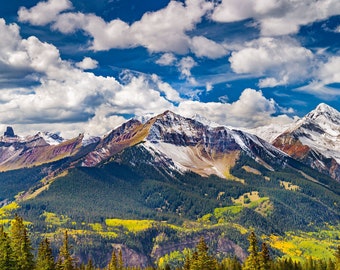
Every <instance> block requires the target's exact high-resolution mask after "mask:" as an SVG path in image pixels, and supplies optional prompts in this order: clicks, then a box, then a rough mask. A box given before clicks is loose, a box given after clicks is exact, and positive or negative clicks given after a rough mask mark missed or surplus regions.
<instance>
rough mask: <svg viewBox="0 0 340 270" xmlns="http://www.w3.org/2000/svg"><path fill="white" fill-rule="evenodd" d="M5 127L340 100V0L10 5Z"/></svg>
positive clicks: (278, 115) (2, 50) (74, 130)
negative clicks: (166, 111)
mask: <svg viewBox="0 0 340 270" xmlns="http://www.w3.org/2000/svg"><path fill="white" fill-rule="evenodd" d="M0 33H1V40H0V91H1V95H0V103H1V110H0V128H2V129H5V127H6V126H7V125H11V126H13V127H14V128H15V131H16V133H19V134H32V133H34V132H37V131H45V130H48V131H53V132H61V134H62V135H64V136H65V137H71V136H75V135H77V134H79V133H81V132H85V133H89V134H92V135H102V134H105V133H106V132H108V131H109V130H111V129H112V128H114V127H115V126H117V125H119V124H121V123H122V122H124V121H125V120H126V119H128V118H130V117H133V116H135V115H145V114H148V115H154V114H158V113H161V112H163V111H165V110H168V109H170V110H172V111H174V112H176V113H180V114H182V115H184V116H188V117H190V116H192V115H194V114H196V113H198V114H201V115H203V116H204V117H206V118H207V119H209V120H212V121H215V122H217V123H220V124H223V125H231V126H234V127H239V128H253V127H257V126H261V125H267V124H271V123H279V124H284V123H288V122H290V121H293V118H294V117H301V116H303V115H304V114H306V113H308V112H309V111H310V110H312V109H314V108H315V107H316V106H317V105H318V104H319V103H321V102H325V103H327V104H329V105H331V106H333V107H334V108H336V109H337V110H340V102H339V101H340V99H339V96H340V54H339V49H340V2H339V1H338V0H319V1H314V0H296V1H291V0H257V1H253V0H219V1H217V0H214V1H207V0H186V1H167V0H157V1H154V0H152V1H151V0H145V1H140V0H98V1H89V0H87V1H80V0H48V1H36V0H16V1H2V3H1V4H0Z"/></svg>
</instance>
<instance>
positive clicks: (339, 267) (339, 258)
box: [334, 245, 340, 270]
mask: <svg viewBox="0 0 340 270" xmlns="http://www.w3.org/2000/svg"><path fill="white" fill-rule="evenodd" d="M334 256H335V269H336V270H340V245H339V246H338V248H337V250H336V251H335V253H334Z"/></svg>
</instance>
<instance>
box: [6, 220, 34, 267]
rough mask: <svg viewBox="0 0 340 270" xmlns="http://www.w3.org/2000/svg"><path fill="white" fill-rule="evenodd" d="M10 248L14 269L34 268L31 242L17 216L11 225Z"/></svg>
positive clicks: (21, 221)
mask: <svg viewBox="0 0 340 270" xmlns="http://www.w3.org/2000/svg"><path fill="white" fill-rule="evenodd" d="M11 247H12V251H13V259H14V264H15V266H16V269H18V270H32V269H33V268H34V257H33V254H32V246H31V242H30V240H29V238H28V235H27V229H26V227H25V225H24V222H23V219H22V218H21V217H19V216H18V215H15V218H14V220H13V221H12V224H11Z"/></svg>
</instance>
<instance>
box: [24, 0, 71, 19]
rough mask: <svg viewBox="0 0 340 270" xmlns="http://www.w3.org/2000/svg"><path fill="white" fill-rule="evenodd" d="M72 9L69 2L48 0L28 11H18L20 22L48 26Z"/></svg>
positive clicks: (65, 0) (67, 0) (25, 9)
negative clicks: (59, 15) (60, 14)
mask: <svg viewBox="0 0 340 270" xmlns="http://www.w3.org/2000/svg"><path fill="white" fill-rule="evenodd" d="M71 8H72V3H71V2H70V1H69V0H48V1H46V2H40V3H38V4H37V5H36V6H34V7H32V8H30V9H27V8H25V7H21V8H20V9H19V11H18V16H19V21H22V22H29V23H30V24H32V25H46V24H48V23H50V22H53V21H54V20H55V19H56V17H57V16H58V14H59V13H61V12H63V11H65V10H69V9H71Z"/></svg>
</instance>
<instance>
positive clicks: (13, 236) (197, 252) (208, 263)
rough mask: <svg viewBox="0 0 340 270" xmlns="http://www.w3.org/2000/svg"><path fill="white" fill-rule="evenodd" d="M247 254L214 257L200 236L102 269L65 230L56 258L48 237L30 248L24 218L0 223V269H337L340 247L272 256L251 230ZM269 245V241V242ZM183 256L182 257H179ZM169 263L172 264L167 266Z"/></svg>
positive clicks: (116, 255) (115, 258)
mask: <svg viewBox="0 0 340 270" xmlns="http://www.w3.org/2000/svg"><path fill="white" fill-rule="evenodd" d="M248 243H249V246H248V256H247V257H246V259H245V260H244V262H241V261H239V260H238V259H237V258H236V257H224V258H217V257H216V256H215V255H214V254H213V253H211V252H210V251H209V247H208V245H207V243H206V242H205V239H204V237H201V238H200V240H199V242H198V243H197V245H196V247H195V248H194V249H191V250H189V249H186V250H183V251H177V254H178V255H179V256H177V260H176V259H174V258H173V259H172V260H168V261H164V260H163V261H161V260H159V261H158V262H155V264H154V265H150V266H148V267H143V268H142V267H129V266H128V265H129V261H128V259H129V258H125V259H123V256H122V252H121V250H118V252H116V250H113V251H112V255H111V258H110V260H109V262H108V263H107V265H106V266H105V267H104V268H98V267H97V266H96V265H94V263H93V260H92V259H93V258H87V262H86V263H79V262H78V261H77V258H75V257H74V256H73V255H72V250H73V248H74V247H73V246H71V245H70V243H69V236H68V233H67V230H65V231H64V235H63V241H62V245H61V246H60V247H59V252H58V255H57V256H56V257H54V256H53V253H52V248H51V244H50V241H49V239H48V238H44V239H43V240H42V241H41V242H40V244H39V247H38V250H37V252H36V255H34V250H33V248H32V244H31V240H30V238H29V232H28V229H27V227H26V226H25V224H24V221H23V218H22V217H20V216H18V215H15V218H14V219H13V221H12V222H11V226H10V228H9V229H8V231H5V228H4V227H3V226H0V269H1V270H100V269H101V270H129V269H131V270H139V269H145V270H146V269H155V270H158V269H159V270H171V269H176V270H215V269H216V270H286V269H287V270H288V269H292V270H339V269H340V246H338V247H337V249H336V250H335V251H334V258H333V259H328V260H325V259H314V258H312V257H308V258H304V260H302V262H301V261H293V260H292V259H291V258H284V259H282V258H275V257H272V255H271V254H270V250H269V248H268V243H266V242H262V244H261V247H259V242H258V239H257V236H256V235H255V233H254V232H251V233H250V234H249V235H248ZM269 244H270V243H269ZM178 258H182V259H178ZM171 263H172V265H170V264H171Z"/></svg>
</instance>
